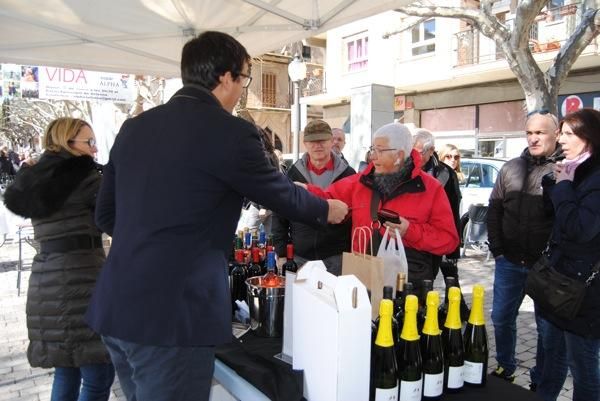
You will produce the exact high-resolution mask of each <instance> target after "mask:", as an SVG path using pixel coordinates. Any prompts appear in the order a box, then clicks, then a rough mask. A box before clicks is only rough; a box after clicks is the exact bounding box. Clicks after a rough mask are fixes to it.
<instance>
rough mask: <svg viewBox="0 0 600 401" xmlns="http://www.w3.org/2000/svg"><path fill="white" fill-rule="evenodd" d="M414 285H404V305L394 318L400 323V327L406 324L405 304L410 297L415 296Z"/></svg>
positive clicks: (401, 305) (402, 304) (400, 306)
mask: <svg viewBox="0 0 600 401" xmlns="http://www.w3.org/2000/svg"><path fill="white" fill-rule="evenodd" d="M413 291H414V288H413V283H411V282H407V283H404V291H403V295H402V303H401V304H400V305H399V308H398V310H397V311H396V313H395V314H394V318H395V319H396V321H397V322H398V325H399V327H402V325H403V324H404V303H405V302H406V297H407V296H409V295H413Z"/></svg>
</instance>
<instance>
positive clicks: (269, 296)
mask: <svg viewBox="0 0 600 401" xmlns="http://www.w3.org/2000/svg"><path fill="white" fill-rule="evenodd" d="M278 278H279V280H278V283H277V284H276V286H268V287H267V286H265V285H264V283H263V282H262V277H251V278H249V279H247V280H246V285H247V287H248V306H249V307H250V327H251V328H252V330H254V332H255V333H256V335H258V336H261V337H281V336H282V334H283V304H284V297H285V278H284V277H281V276H279V277H278Z"/></svg>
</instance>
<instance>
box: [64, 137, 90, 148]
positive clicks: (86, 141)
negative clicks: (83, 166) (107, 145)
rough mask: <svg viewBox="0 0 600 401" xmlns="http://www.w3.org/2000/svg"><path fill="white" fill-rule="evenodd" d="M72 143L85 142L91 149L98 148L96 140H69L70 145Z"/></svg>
mask: <svg viewBox="0 0 600 401" xmlns="http://www.w3.org/2000/svg"><path fill="white" fill-rule="evenodd" d="M71 142H83V143H87V144H88V146H89V147H90V148H93V147H94V146H96V140H95V139H94V138H90V139H69V143H71Z"/></svg>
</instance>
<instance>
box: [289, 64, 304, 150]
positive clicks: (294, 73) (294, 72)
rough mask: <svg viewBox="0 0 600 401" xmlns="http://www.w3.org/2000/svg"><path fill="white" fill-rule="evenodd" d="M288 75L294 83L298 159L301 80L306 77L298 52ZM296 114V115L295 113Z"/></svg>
mask: <svg viewBox="0 0 600 401" xmlns="http://www.w3.org/2000/svg"><path fill="white" fill-rule="evenodd" d="M288 75H289V76H290V80H291V81H292V82H293V83H294V106H293V110H295V113H294V112H292V113H291V114H292V116H291V117H292V135H293V138H294V143H293V148H292V153H293V159H294V161H296V160H298V156H299V154H300V81H302V80H303V79H304V78H306V63H304V61H302V59H301V58H300V56H299V55H298V54H296V55H295V56H294V59H293V60H292V62H291V63H290V64H289V65H288ZM294 114H295V115H294Z"/></svg>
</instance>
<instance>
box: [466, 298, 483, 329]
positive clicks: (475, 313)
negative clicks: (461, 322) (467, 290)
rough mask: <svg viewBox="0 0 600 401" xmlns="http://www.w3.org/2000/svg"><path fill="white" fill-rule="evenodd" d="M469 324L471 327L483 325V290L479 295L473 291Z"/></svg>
mask: <svg viewBox="0 0 600 401" xmlns="http://www.w3.org/2000/svg"><path fill="white" fill-rule="evenodd" d="M469 323H470V324H472V325H473V326H483V325H485V316H484V315H483V289H482V290H481V293H480V294H479V293H478V292H477V291H473V305H471V314H470V315H469Z"/></svg>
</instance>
